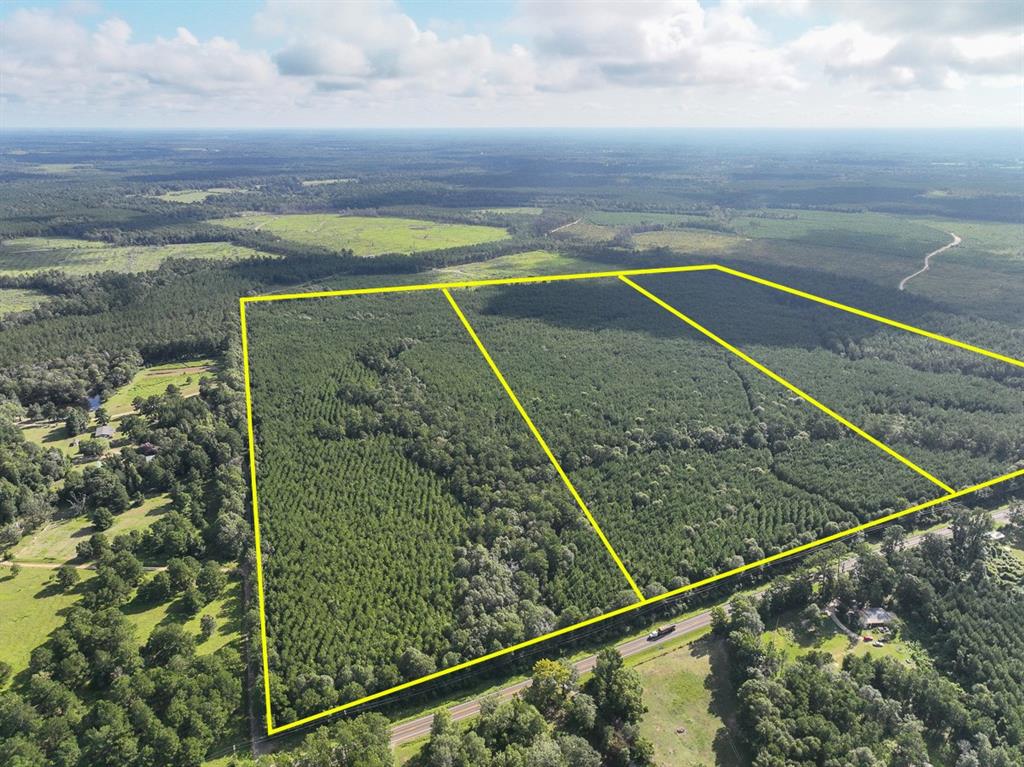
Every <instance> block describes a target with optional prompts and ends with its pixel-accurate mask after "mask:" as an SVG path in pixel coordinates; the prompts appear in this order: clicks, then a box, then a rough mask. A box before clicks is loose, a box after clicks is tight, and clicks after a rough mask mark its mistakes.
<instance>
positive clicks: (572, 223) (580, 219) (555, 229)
mask: <svg viewBox="0 0 1024 767" xmlns="http://www.w3.org/2000/svg"><path fill="white" fill-rule="evenodd" d="M582 220H583V219H582V218H577V219H576V220H575V221H570V222H569V223H568V224H562V225H561V226H556V227H555V228H554V229H552V230H551V231H550V232H548V234H554V233H555V232H560V231H562V230H563V229H568V228H569V227H570V226H576V224H578V223H579V222H580V221H582Z"/></svg>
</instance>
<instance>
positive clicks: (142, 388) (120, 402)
mask: <svg viewBox="0 0 1024 767" xmlns="http://www.w3.org/2000/svg"><path fill="white" fill-rule="evenodd" d="M215 364H216V362H215V360H212V359H208V358H207V359H198V360H188V361H185V362H169V363H167V364H165V365H154V366H152V367H146V368H143V369H142V370H140V371H139V372H138V373H136V374H135V377H134V378H132V381H131V383H129V384H128V385H127V386H122V387H121V388H120V389H118V390H117V391H116V392H115V393H114V395H113V396H112V397H110V399H108V400H107V401H106V402H104V403H103V407H105V408H106V409H107V412H108V413H110V414H111V415H117V414H120V413H125V412H129V411H130V410H131V409H132V400H134V399H135V398H136V397H152V396H153V395H154V394H163V393H164V392H165V391H167V387H168V386H170V385H172V384H173V385H174V386H177V387H178V389H179V390H180V392H181V396H183V397H190V396H193V395H195V394H198V393H199V379H201V378H202V377H203V374H204V373H209V372H210V371H212V370H213V366H214V365H215Z"/></svg>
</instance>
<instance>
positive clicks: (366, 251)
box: [212, 213, 508, 256]
mask: <svg viewBox="0 0 1024 767" xmlns="http://www.w3.org/2000/svg"><path fill="white" fill-rule="evenodd" d="M212 223H214V224H220V225H222V226H230V227H235V228H239V229H255V230H259V231H267V232H270V233H271V234H276V235H277V236H279V237H282V238H284V239H286V240H292V241H294V242H300V243H303V244H306V245H318V246H321V247H325V248H330V249H332V250H341V249H343V248H350V249H351V250H352V252H353V253H355V255H357V256H376V255H380V254H382V253H416V252H418V251H421V250H437V249H440V248H453V247H458V246H461V245H476V244H479V243H482V242H491V241H493V240H501V239H504V238H505V237H507V236H508V233H507V232H506V231H505V230H504V229H499V228H497V227H493V226H476V225H470V224H440V223H436V222H434V221H423V220H419V219H411V218H394V217H390V216H340V215H334V214H327V213H296V214H287V215H273V214H268V213H254V214H247V215H242V216H239V217H237V218H224V219H217V220H215V221H213V222H212Z"/></svg>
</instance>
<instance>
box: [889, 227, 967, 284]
mask: <svg viewBox="0 0 1024 767" xmlns="http://www.w3.org/2000/svg"><path fill="white" fill-rule="evenodd" d="M949 236H950V237H952V238H953V240H952V242H950V243H948V244H947V245H943V246H942V247H941V248H939V249H938V250H933V251H932V252H931V253H929V254H928V255H927V256H925V257H924V267H923V268H921V269H918V270H917V271H916V272H914V273H913V274H908V275H907V276H906V277H904V278H903V279H902V280H900V290H905V289H906V287H907V283H908V282H910V281H911V280H912V279H914V278H915V277H916V276H917V275H919V274H924V273H925V272H927V271H928V270H929V269H930V268H931V265H932V258H933V257H934V256H937V255H939V253H942V252H943V251H945V250H949V249H950V248H955V247H956V246H957V245H959V244H960V243H961V242H963V240H961V239H960V238H959V237H957V236H956V235H955V234H954V233H953V232H950V233H949Z"/></svg>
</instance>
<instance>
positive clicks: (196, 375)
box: [19, 358, 215, 457]
mask: <svg viewBox="0 0 1024 767" xmlns="http://www.w3.org/2000/svg"><path fill="white" fill-rule="evenodd" d="M214 364H215V361H214V360H212V359H206V358H204V359H198V360H188V361H185V362H169V363H166V364H164V365H155V366H152V367H146V368H142V369H141V370H140V371H139V372H138V373H136V374H135V376H134V378H132V380H131V382H130V383H128V384H127V385H125V386H122V387H121V388H119V389H118V390H117V391H116V392H114V394H113V395H112V396H111V397H110V398H109V399H107V400H106V401H105V402H103V403H101V404H102V406H103V407H104V408H106V410H107V413H108V414H109V415H110V417H111V422H112V425H113V426H114V427H115V428H117V424H118V421H119V420H120V418H121V417H122V416H124V415H127V414H128V413H131V412H132V410H133V408H132V402H133V401H134V400H135V398H136V397H151V396H153V395H155V394H163V393H164V392H165V391H166V390H167V387H168V386H170V385H172V384H173V385H174V386H177V387H178V391H179V393H180V394H181V396H182V397H193V396H195V395H196V394H198V393H199V381H200V379H201V378H202V377H203V374H204V373H207V372H209V371H211V370H213V366H214ZM96 425H97V424H96V419H95V416H94V415H93V414H90V415H89V420H88V429H87V431H86V432H84V433H83V434H79V435H78V436H71V435H69V434H68V432H67V429H66V428H65V426H64V422H63V421H26V422H24V423H21V424H19V428H20V429H21V431H22V434H23V435H24V437H25V439H26V440H28V441H29V442H34V443H35V444H37V445H39V446H41V447H53V448H57V449H58V450H60V451H62V452H64V453H65V454H67V455H68V456H71V457H74V456H76V455H77V454H78V450H77V449H76V447H75V444H76V443H77V442H78V441H79V440H81V439H83V438H88V437H89V435H90V434H91V433H92V432H93V430H94V429H95V428H96Z"/></svg>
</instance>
